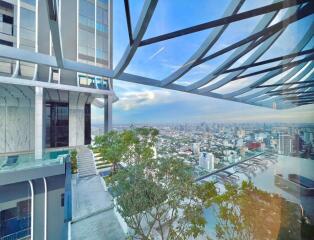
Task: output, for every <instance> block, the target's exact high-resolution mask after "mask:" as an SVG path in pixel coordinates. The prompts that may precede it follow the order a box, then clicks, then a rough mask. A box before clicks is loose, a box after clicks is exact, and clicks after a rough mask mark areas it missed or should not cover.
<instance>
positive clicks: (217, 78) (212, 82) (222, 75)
mask: <svg viewBox="0 0 314 240" xmlns="http://www.w3.org/2000/svg"><path fill="white" fill-rule="evenodd" d="M227 75H228V73H226V74H221V75H219V76H217V77H216V78H214V79H213V80H212V81H210V82H209V83H207V84H206V85H204V86H202V87H200V88H199V89H203V88H206V87H208V86H211V85H213V84H215V83H217V82H219V81H220V80H222V79H223V78H225V77H226V76H227Z"/></svg>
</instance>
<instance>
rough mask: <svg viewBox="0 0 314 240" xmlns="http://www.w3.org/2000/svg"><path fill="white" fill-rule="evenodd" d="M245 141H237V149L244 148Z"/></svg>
mask: <svg viewBox="0 0 314 240" xmlns="http://www.w3.org/2000/svg"><path fill="white" fill-rule="evenodd" d="M243 144H244V143H243V139H242V138H240V139H238V140H237V147H242V146H243Z"/></svg>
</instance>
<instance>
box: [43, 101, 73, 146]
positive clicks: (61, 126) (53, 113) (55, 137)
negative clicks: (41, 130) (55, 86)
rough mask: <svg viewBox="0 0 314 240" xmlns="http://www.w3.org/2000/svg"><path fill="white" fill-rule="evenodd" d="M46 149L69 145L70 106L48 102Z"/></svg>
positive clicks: (46, 111) (46, 112)
mask: <svg viewBox="0 0 314 240" xmlns="http://www.w3.org/2000/svg"><path fill="white" fill-rule="evenodd" d="M45 107H46V110H45V122H46V147H65V146H68V145H69V105H68V104H67V103H55V102H48V103H46V105H45Z"/></svg>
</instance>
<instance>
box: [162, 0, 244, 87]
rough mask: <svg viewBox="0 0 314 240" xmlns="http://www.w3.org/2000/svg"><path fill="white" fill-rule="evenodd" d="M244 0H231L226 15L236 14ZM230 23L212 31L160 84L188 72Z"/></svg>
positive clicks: (172, 80)
mask: <svg viewBox="0 0 314 240" xmlns="http://www.w3.org/2000/svg"><path fill="white" fill-rule="evenodd" d="M243 3H244V0H235V1H231V3H230V4H229V6H228V8H227V9H226V11H225V13H224V16H225V17H227V16H230V15H234V14H236V13H237V12H238V11H239V9H240V8H241V6H242V5H243ZM228 25H229V24H224V25H222V26H219V27H217V28H215V29H213V31H211V32H210V34H209V35H208V37H207V38H206V39H205V41H204V42H203V43H202V44H201V46H200V47H199V48H198V49H197V51H196V52H195V53H194V54H193V55H192V56H191V57H190V58H189V59H188V60H187V61H186V62H185V63H184V64H183V65H182V66H181V67H180V68H179V69H178V70H176V71H175V72H174V73H172V74H171V75H170V76H168V77H167V78H165V79H163V80H162V81H161V83H160V86H162V87H163V86H166V85H168V84H170V83H173V82H174V81H176V80H177V79H179V78H180V77H181V76H183V75H184V74H185V73H187V72H188V71H189V70H190V69H191V68H192V67H193V65H194V63H195V62H196V61H199V60H200V59H201V58H202V57H204V56H205V54H206V53H207V52H208V51H209V50H210V49H211V48H212V47H213V46H214V44H215V43H216V42H217V41H218V39H219V38H220V36H221V35H222V34H223V33H224V31H225V30H226V28H227V27H228Z"/></svg>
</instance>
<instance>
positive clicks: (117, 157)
mask: <svg viewBox="0 0 314 240" xmlns="http://www.w3.org/2000/svg"><path fill="white" fill-rule="evenodd" d="M94 146H95V148H96V150H97V151H98V152H99V153H100V155H101V157H102V159H103V160H106V161H108V162H110V163H111V164H112V171H113V173H114V172H115V171H116V169H117V164H118V163H119V162H120V161H121V159H122V157H123V155H124V154H125V152H126V150H127V146H126V144H125V143H124V142H123V139H122V137H121V133H119V132H117V131H110V132H108V133H106V134H104V135H102V136H96V138H95V143H94Z"/></svg>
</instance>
